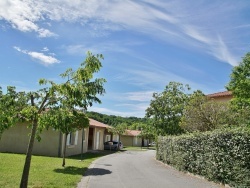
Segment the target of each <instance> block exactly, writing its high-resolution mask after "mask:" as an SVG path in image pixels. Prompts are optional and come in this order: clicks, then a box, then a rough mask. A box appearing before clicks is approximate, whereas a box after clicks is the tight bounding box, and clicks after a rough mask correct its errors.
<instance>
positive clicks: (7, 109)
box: [0, 86, 27, 139]
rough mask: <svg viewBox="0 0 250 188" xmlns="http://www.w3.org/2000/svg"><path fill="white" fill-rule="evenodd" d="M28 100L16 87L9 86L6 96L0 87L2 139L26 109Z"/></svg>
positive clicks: (0, 132)
mask: <svg viewBox="0 0 250 188" xmlns="http://www.w3.org/2000/svg"><path fill="white" fill-rule="evenodd" d="M26 100H27V99H26V97H25V95H24V93H23V92H19V93H18V92H16V91H15V87H12V86H8V87H7V92H6V94H4V93H3V91H2V88H1V87H0V139H1V135H2V133H3V132H4V131H5V130H6V129H8V128H9V127H11V126H12V125H14V124H15V123H16V122H17V121H18V119H19V118H20V116H18V113H19V112H20V110H22V108H24V107H26Z"/></svg>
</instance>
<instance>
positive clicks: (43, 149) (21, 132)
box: [0, 123, 60, 156]
mask: <svg viewBox="0 0 250 188" xmlns="http://www.w3.org/2000/svg"><path fill="white" fill-rule="evenodd" d="M27 125H28V124H27V123H18V124H17V125H16V126H13V127H11V128H10V129H8V130H6V131H5V132H4V133H3V135H2V138H1V140H0V152H11V153H26V151H27V147H28V142H29V134H30V132H31V129H30V128H27ZM40 136H41V141H40V142H38V141H37V140H35V143H34V148H33V154H34V155H46V156H58V154H59V153H58V152H59V143H60V141H59V139H60V133H59V132H58V131H54V130H52V129H49V130H44V131H43V132H42V134H41V135H40Z"/></svg>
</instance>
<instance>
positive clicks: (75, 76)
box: [1, 52, 106, 188]
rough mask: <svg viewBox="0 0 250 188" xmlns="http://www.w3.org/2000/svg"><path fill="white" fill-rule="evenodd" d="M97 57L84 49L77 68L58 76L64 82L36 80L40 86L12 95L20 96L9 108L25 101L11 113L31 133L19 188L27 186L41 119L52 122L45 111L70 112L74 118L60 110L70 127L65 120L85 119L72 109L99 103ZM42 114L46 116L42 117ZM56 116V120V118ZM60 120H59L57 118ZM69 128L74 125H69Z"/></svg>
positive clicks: (41, 122) (103, 91) (98, 56)
mask: <svg viewBox="0 0 250 188" xmlns="http://www.w3.org/2000/svg"><path fill="white" fill-rule="evenodd" d="M101 59H103V56H102V55H99V54H97V55H93V54H92V53H90V52H88V53H87V57H86V59H85V61H84V62H83V63H81V65H80V67H79V68H78V69H77V70H76V71H73V70H72V69H68V70H66V72H65V73H63V74H61V75H60V76H61V77H62V79H66V81H65V82H62V83H59V84H57V83H55V82H53V81H49V80H46V79H41V80H40V81H39V83H40V85H44V86H45V87H44V88H42V89H40V90H38V91H36V92H29V93H24V92H20V93H18V94H15V95H17V96H20V97H19V98H18V97H17V98H18V99H19V100H17V102H14V103H13V106H14V107H13V108H14V109H18V108H17V107H18V106H19V105H17V104H19V103H21V102H22V101H25V105H23V106H22V108H21V109H19V112H18V113H17V110H14V112H15V113H17V114H14V116H15V117H19V118H21V119H24V120H26V121H27V122H31V134H30V139H29V144H28V148H27V153H26V158H25V164H24V168H23V174H22V179H21V182H20V187H21V188H26V187H27V185H28V177H29V170H30V163H31V156H32V150H33V145H34V140H35V137H36V136H37V134H38V133H40V132H41V131H42V130H43V128H45V127H46V126H48V125H49V124H48V123H44V122H50V121H52V122H53V120H51V119H50V118H53V116H50V115H48V112H54V111H55V110H62V111H63V110H66V111H68V112H70V113H73V116H75V117H70V114H67V113H65V111H64V113H61V115H62V119H64V120H65V121H66V122H67V124H65V125H67V126H71V125H69V124H68V123H73V124H77V125H78V124H79V123H82V120H83V119H85V118H82V116H81V117H80V118H79V116H78V115H79V114H78V113H77V114H74V109H79V110H80V109H84V110H87V107H88V106H92V104H93V103H94V102H97V103H101V101H100V99H99V98H98V97H97V96H96V95H98V94H99V95H102V94H103V93H105V90H104V88H103V84H104V83H105V82H106V80H105V79H103V78H95V79H94V78H93V77H94V73H96V72H98V71H99V70H100V68H101V67H102V64H101V62H100V60H101ZM11 93H16V91H15V90H14V89H13V91H11ZM14 98H15V97H14ZM1 105H2V106H1V108H2V109H3V108H6V111H7V114H12V111H11V109H12V108H10V109H9V110H8V103H2V104H1ZM46 112H47V113H46ZM58 113H60V112H58ZM46 115H48V116H46ZM46 117H47V118H48V119H46ZM78 118H79V119H78ZM59 119H60V118H59ZM59 119H58V120H56V121H59ZM62 119H60V121H61V120H62ZM42 120H43V121H42ZM45 120H46V121H45ZM57 123H58V122H57ZM58 125H59V124H58ZM73 127H77V126H74V125H73ZM57 128H58V129H59V130H63V128H62V129H60V128H59V127H57ZM38 138H39V137H38Z"/></svg>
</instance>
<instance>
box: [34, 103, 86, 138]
mask: <svg viewBox="0 0 250 188" xmlns="http://www.w3.org/2000/svg"><path fill="white" fill-rule="evenodd" d="M38 124H39V127H42V128H47V129H48V128H49V127H50V126H51V127H53V128H54V129H55V130H59V131H60V132H62V133H64V134H66V135H67V134H69V133H70V132H75V131H77V130H80V129H82V128H85V127H88V126H89V119H88V117H87V116H86V114H85V113H83V112H81V111H78V110H74V109H73V110H69V109H64V108H58V109H56V108H55V109H50V110H47V111H45V112H43V113H42V114H40V117H39V121H38Z"/></svg>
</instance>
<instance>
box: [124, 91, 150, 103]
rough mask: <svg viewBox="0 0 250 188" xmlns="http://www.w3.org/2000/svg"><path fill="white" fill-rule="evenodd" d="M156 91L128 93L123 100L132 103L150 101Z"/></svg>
mask: <svg viewBox="0 0 250 188" xmlns="http://www.w3.org/2000/svg"><path fill="white" fill-rule="evenodd" d="M153 93H154V91H138V92H127V93H124V94H122V98H123V99H125V100H130V101H140V102H143V101H150V100H151V99H152V95H153Z"/></svg>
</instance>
